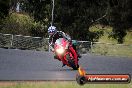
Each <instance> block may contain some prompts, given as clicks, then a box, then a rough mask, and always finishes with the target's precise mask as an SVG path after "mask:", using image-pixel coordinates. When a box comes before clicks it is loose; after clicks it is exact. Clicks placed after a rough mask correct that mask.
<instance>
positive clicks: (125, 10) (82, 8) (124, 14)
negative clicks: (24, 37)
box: [0, 0, 132, 43]
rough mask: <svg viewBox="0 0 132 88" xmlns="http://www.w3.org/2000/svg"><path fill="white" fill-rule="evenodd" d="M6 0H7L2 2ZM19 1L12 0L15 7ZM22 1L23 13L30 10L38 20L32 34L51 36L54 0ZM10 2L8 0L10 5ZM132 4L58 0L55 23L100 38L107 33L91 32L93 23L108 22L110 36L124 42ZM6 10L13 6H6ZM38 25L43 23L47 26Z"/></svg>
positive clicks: (80, 37)
mask: <svg viewBox="0 0 132 88" xmlns="http://www.w3.org/2000/svg"><path fill="white" fill-rule="evenodd" d="M6 1H8V0H6ZM6 1H5V2H6ZM2 2H4V1H1V2H0V3H2ZM17 2H18V0H10V3H11V4H10V8H15V6H16V3H17ZM19 2H20V3H21V5H20V7H21V11H22V13H27V14H29V16H30V17H33V18H32V19H33V22H36V23H37V24H36V23H35V24H34V25H36V26H37V28H36V26H35V27H34V26H32V28H31V29H32V30H30V33H31V34H30V35H33V36H47V33H46V29H47V28H48V26H50V23H51V10H52V0H19ZM8 4H9V3H7V2H6V3H4V5H6V6H7V5H8ZM0 6H1V5H0ZM131 8H132V0H55V10H54V25H55V26H56V27H57V28H58V30H62V31H64V32H67V33H69V34H70V35H71V37H72V38H74V39H77V40H90V41H97V40H98V38H99V37H100V36H101V35H102V34H103V33H102V32H101V30H100V32H99V33H95V32H91V31H90V27H91V26H93V25H95V24H101V25H102V24H103V25H104V26H107V25H108V26H111V27H112V29H113V33H112V34H111V35H110V36H109V37H112V38H114V39H116V40H117V41H118V43H123V42H124V37H125V36H126V31H127V30H128V29H130V28H131V27H132V15H131V14H132V9H131ZM3 11H6V12H8V11H9V10H7V8H3ZM0 14H1V12H0ZM2 16H4V14H3V15H2ZM38 25H41V27H43V28H42V29H43V30H42V29H41V27H40V26H38ZM29 26H30V24H29ZM29 29H30V28H29ZM14 30H15V29H14ZM101 33H102V34H101ZM27 34H28V33H27ZM100 34H101V35H100ZM95 39H96V40H95Z"/></svg>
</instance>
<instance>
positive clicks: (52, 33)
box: [48, 26, 81, 59]
mask: <svg viewBox="0 0 132 88" xmlns="http://www.w3.org/2000/svg"><path fill="white" fill-rule="evenodd" d="M48 33H49V44H50V49H51V50H52V51H54V43H55V41H56V40H57V39H58V38H65V39H67V40H68V41H69V42H71V41H72V40H71V37H70V36H69V35H68V34H65V33H64V32H62V31H57V29H56V27H55V26H50V27H49V28H48ZM73 48H74V49H75V51H76V53H77V54H78V57H79V58H81V55H80V54H79V53H78V52H77V49H76V47H75V46H74V47H73ZM54 58H55V59H58V58H57V55H56V54H55V56H54Z"/></svg>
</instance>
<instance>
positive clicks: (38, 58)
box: [0, 49, 132, 81]
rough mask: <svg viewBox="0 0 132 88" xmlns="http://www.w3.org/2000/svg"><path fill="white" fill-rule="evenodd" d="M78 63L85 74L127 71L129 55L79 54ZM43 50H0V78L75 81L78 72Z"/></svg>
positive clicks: (131, 62)
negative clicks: (63, 65)
mask: <svg viewBox="0 0 132 88" xmlns="http://www.w3.org/2000/svg"><path fill="white" fill-rule="evenodd" d="M79 64H80V66H81V67H83V68H84V69H85V70H86V72H87V74H130V75H131V76H132V58H126V57H113V56H95V55H91V54H87V55H86V54H85V55H82V58H81V59H80V60H79ZM61 66H62V63H61V62H60V61H58V60H55V59H53V54H52V53H49V52H42V51H30V50H15V49H0V81H8V80H11V81H17V80H19V81H24V80H26V81H31V80H75V79H76V74H77V72H78V71H74V70H72V69H71V68H69V67H67V66H65V67H61Z"/></svg>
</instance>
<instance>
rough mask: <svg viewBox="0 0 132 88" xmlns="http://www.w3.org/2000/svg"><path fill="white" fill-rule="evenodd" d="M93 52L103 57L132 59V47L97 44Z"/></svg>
mask: <svg viewBox="0 0 132 88" xmlns="http://www.w3.org/2000/svg"><path fill="white" fill-rule="evenodd" d="M91 52H92V53H94V54H101V55H112V56H125V57H132V45H117V44H95V45H93V47H92V49H91Z"/></svg>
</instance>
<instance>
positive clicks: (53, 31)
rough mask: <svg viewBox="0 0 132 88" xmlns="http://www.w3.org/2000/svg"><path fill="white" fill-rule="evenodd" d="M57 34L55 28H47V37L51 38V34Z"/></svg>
mask: <svg viewBox="0 0 132 88" xmlns="http://www.w3.org/2000/svg"><path fill="white" fill-rule="evenodd" d="M56 32H57V29H56V27H55V26H50V27H49V28H48V33H49V36H52V35H53V34H55V33H56Z"/></svg>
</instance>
